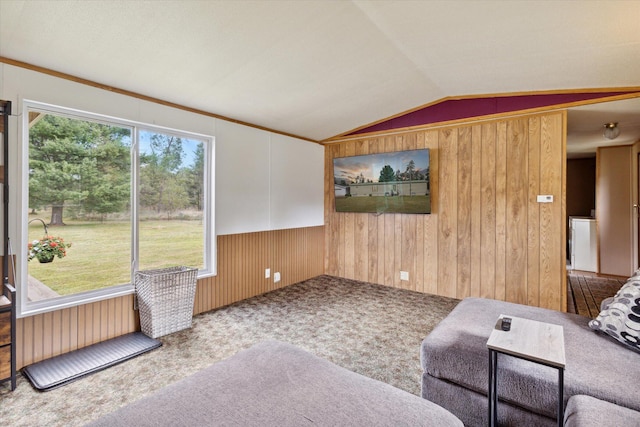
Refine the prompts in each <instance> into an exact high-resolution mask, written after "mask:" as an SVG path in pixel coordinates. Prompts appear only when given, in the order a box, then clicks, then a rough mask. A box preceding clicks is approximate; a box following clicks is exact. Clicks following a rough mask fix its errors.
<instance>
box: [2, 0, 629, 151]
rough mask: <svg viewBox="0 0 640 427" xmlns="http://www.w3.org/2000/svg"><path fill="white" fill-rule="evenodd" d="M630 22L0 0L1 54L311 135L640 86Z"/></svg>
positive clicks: (557, 15) (549, 9) (315, 6)
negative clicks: (488, 98) (461, 105)
mask: <svg viewBox="0 0 640 427" xmlns="http://www.w3.org/2000/svg"><path fill="white" fill-rule="evenodd" d="M639 23H640V2H638V1H635V0H632V1H588V2H584V1H502V0H500V1H450V0H447V1H408V0H407V1H359V0H352V1H346V0H345V1H339V0H336V1H325V0H321V1H313V0H306V1H277V0H271V1H261V0H259V1H231V0H229V1H189V0H186V1H170V0H169V1H121V0H112V1H99V0H97V1H67V0H62V1H48V0H45V1H38V0H29V1H14V0H0V56H1V57H3V58H8V59H11V60H16V61H22V62H26V63H29V64H34V65H37V66H40V67H45V68H48V69H52V70H55V71H58V72H62V73H68V74H71V75H73V76H77V77H80V78H84V79H88V80H91V81H94V82H97V83H101V84H105V85H110V86H114V87H117V88H120V89H124V90H129V91H132V92H136V93H139V94H143V95H147V96H151V97H155V98H159V99H162V100H166V101H169V102H174V103H177V104H181V105H184V106H187V107H192V108H196V109H200V110H204V111H207V112H210V113H213V114H217V115H220V116H224V117H228V118H232V119H234V120H240V121H243V122H247V123H251V124H254V125H258V126H262V127H266V128H269V129H273V130H276V131H280V132H284V133H289V134H293V135H298V136H301V137H304V138H308V139H312V140H323V139H326V138H329V137H332V136H334V135H338V134H342V133H345V132H348V131H350V130H353V129H356V128H359V127H362V126H364V125H366V124H369V123H372V122H376V121H379V120H381V119H384V118H385V117H389V116H393V115H396V114H398V113H401V112H403V111H407V110H410V109H414V108H416V107H418V106H421V105H424V104H428V103H431V102H434V101H437V100H440V99H443V98H447V97H456V96H468V95H481V94H500V93H527V92H530V91H553V90H564V89H570V90H571V89H576V90H583V89H592V88H625V87H640V31H638V28H639ZM632 108H638V109H637V110H636V114H635V117H633V120H631V119H629V117H627V120H631V121H632V122H633V123H630V126H633V127H637V132H638V135H639V136H640V119H639V118H638V116H640V106H638V105H637V103H636V104H635V105H634V106H633V107H632ZM627 113H628V112H627ZM590 114H591V113H590ZM625 114H626V113H625ZM630 114H631V115H633V111H632V112H631V113H630ZM602 117H603V116H597V117H594V116H593V114H591V115H590V116H589V119H587V122H588V123H586V124H585V123H582V124H581V126H582V128H583V129H582V130H581V131H577V132H586V131H585V130H584V127H585V126H586V127H589V126H588V125H589V123H591V127H593V128H594V129H597V131H598V133H601V130H600V129H601V127H602V123H603V122H602V120H603V118H602ZM570 118H571V115H570ZM606 120H607V121H610V119H606ZM570 133H571V129H570ZM623 134H624V129H623Z"/></svg>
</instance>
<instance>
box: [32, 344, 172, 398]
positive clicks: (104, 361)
mask: <svg viewBox="0 0 640 427" xmlns="http://www.w3.org/2000/svg"><path fill="white" fill-rule="evenodd" d="M161 345H162V343H161V342H160V341H158V340H155V339H153V338H149V337H148V336H146V335H144V334H143V333H142V332H133V333H130V334H127V335H122V336H119V337H117V338H113V339H110V340H107V341H103V342H100V343H97V344H92V345H90V346H88V347H84V348H81V349H79V350H74V351H72V352H69V353H65V354H61V355H60V356H56V357H52V358H51V359H47V360H43V361H42V362H38V363H34V364H33V365H29V366H27V367H25V368H24V369H22V373H23V374H24V375H25V376H26V377H27V378H28V379H29V381H31V384H33V386H34V387H35V388H36V389H38V390H41V391H48V390H52V389H54V388H56V387H60V386H62V385H65V384H68V383H70V382H72V381H75V380H77V379H79V378H82V377H84V376H87V375H89V374H92V373H94V372H98V371H100V370H102V369H105V368H108V367H109V366H113V365H116V364H118V363H120V362H124V361H125V360H128V359H131V358H134V357H136V356H139V355H141V354H143V353H146V352H147V351H150V350H153V349H154V348H158V347H160V346H161Z"/></svg>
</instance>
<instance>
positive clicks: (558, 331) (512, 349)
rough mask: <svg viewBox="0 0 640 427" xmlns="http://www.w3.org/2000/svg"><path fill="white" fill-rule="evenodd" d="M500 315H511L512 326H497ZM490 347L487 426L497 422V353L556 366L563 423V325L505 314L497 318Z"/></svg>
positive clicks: (559, 408)
mask: <svg viewBox="0 0 640 427" xmlns="http://www.w3.org/2000/svg"><path fill="white" fill-rule="evenodd" d="M503 317H510V318H511V329H510V330H509V331H503V330H502V329H501V327H500V325H501V323H502V318H503ZM487 348H489V393H488V398H489V425H490V426H491V427H495V426H496V425H497V422H498V413H497V404H498V376H497V371H498V353H503V354H507V355H510V356H514V357H518V358H520V359H524V360H528V361H531V362H534V363H540V364H542V365H546V366H550V367H552V368H556V369H558V426H559V427H562V424H563V422H564V368H565V364H566V360H565V354H564V331H563V329H562V326H560V325H553V324H550V323H544V322H538V321H535V320H529V319H521V318H518V317H513V316H509V315H505V314H501V315H500V317H499V318H498V322H497V323H496V326H495V328H494V329H493V331H491V335H490V336H489V340H488V341H487Z"/></svg>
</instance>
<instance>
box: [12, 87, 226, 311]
mask: <svg viewBox="0 0 640 427" xmlns="http://www.w3.org/2000/svg"><path fill="white" fill-rule="evenodd" d="M29 112H43V113H46V114H55V115H59V116H64V117H70V118H73V119H78V120H86V121H92V122H97V123H102V124H107V125H112V126H119V127H127V128H130V129H131V153H130V155H131V165H132V166H131V246H132V247H131V279H130V283H127V284H120V285H113V286H109V287H107V288H102V289H97V290H92V291H86V292H80V293H76V294H72V295H63V296H60V297H56V298H50V299H45V300H40V301H28V288H27V286H28V280H27V277H28V268H27V266H28V265H27V255H26V254H27V248H26V242H27V241H28V211H29V173H28V172H29ZM141 130H144V131H150V132H157V133H163V134H168V135H173V136H177V137H181V138H188V139H194V140H199V141H202V142H203V145H204V174H203V179H204V204H203V205H204V206H203V209H204V212H203V226H204V227H203V228H204V230H203V234H204V235H203V243H204V254H203V258H204V264H205V266H204V268H203V269H200V270H198V278H199V279H200V278H205V277H209V276H215V275H216V274H217V264H216V261H217V248H216V239H215V236H216V231H215V191H214V190H215V171H214V168H215V137H214V136H211V135H204V134H201V133H196V132H190V131H185V130H179V129H173V128H168V127H162V126H159V125H157V124H150V123H143V122H138V121H134V120H128V119H122V118H117V117H112V116H107V115H103V114H97V113H91V112H87V111H81V110H76V109H72V108H67V107H61V106H57V105H52V104H47V103H42V102H38V101H32V100H26V99H25V100H23V105H22V120H21V123H20V132H19V137H18V146H19V147H18V154H19V159H20V164H19V166H18V175H17V177H18V179H17V181H18V182H19V187H20V188H19V189H18V191H17V199H18V200H17V204H16V205H17V206H18V207H19V210H18V211H17V212H18V216H17V220H16V222H17V227H16V229H17V235H18V236H19V238H20V241H19V242H18V244H17V245H16V246H17V251H14V254H15V257H16V263H15V264H17V266H18V268H17V271H16V276H17V277H16V279H17V280H16V283H17V291H18V301H19V304H18V317H25V316H31V315H34V314H38V313H45V312H50V311H54V310H60V309H63V308H68V307H74V306H79V305H83V304H88V303H92V302H96V301H102V300H105V299H110V298H116V297H120V296H124V295H130V294H133V293H134V292H135V289H134V286H133V277H134V274H135V271H136V270H137V269H138V259H139V256H138V254H139V244H138V239H139V230H138V224H139V216H138V215H139V209H138V202H137V200H138V197H139V185H140V162H139V160H140V156H139V154H140V153H139V134H140V131H141Z"/></svg>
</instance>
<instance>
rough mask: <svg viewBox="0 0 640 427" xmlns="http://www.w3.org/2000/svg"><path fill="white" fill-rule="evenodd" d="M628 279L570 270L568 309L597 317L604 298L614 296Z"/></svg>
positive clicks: (568, 277) (568, 278)
mask: <svg viewBox="0 0 640 427" xmlns="http://www.w3.org/2000/svg"><path fill="white" fill-rule="evenodd" d="M626 280H627V278H626V277H617V276H599V275H597V274H596V273H589V272H584V271H575V270H572V271H569V272H568V273H567V311H568V312H569V313H577V314H580V315H582V316H586V317H591V318H595V317H597V316H598V313H600V303H601V302H602V300H603V299H605V298H608V297H612V296H614V295H615V294H616V292H618V290H619V289H620V288H621V287H622V285H623V284H624V283H625V282H626Z"/></svg>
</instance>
